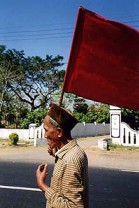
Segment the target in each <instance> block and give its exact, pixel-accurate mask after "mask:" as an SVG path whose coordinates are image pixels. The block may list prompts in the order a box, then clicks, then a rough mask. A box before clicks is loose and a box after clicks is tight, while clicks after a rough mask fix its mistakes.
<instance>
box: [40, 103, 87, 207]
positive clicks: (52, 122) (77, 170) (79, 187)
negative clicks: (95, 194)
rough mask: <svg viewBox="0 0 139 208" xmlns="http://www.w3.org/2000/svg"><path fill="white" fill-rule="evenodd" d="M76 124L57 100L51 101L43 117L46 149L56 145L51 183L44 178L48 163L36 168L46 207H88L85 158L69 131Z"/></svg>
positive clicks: (51, 148) (54, 147)
mask: <svg viewBox="0 0 139 208" xmlns="http://www.w3.org/2000/svg"><path fill="white" fill-rule="evenodd" d="M76 124H77V120H76V119H75V118H74V117H73V116H72V115H71V114H70V113H69V112H67V111H66V110H64V109H63V108H61V107H60V106H58V105H56V104H52V106H51V108H50V110H49V112H48V113H47V115H46V117H45V119H44V129H45V138H46V139H47V142H48V145H49V153H50V152H51V151H50V150H53V149H58V150H57V152H56V153H55V166H54V170H53V175H52V178H51V185H50V187H49V186H48V184H47V183H46V182H45V179H46V178H47V175H48V165H47V164H45V165H43V164H41V165H40V166H39V167H38V169H37V171H36V178H37V184H38V187H39V188H40V189H41V190H42V191H43V192H44V193H45V197H46V199H47V204H46V207H47V208H52V207H53V208H88V160H87V156H86V154H85V152H84V151H83V150H82V149H81V148H80V147H79V146H78V144H77V142H76V140H75V139H74V140H73V139H72V137H71V134H70V131H71V130H72V128H73V127H74V126H75V125H76ZM42 169H43V170H42Z"/></svg>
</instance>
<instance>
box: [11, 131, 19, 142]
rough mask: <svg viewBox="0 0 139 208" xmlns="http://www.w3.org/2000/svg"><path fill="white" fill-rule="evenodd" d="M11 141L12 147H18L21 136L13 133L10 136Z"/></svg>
mask: <svg viewBox="0 0 139 208" xmlns="http://www.w3.org/2000/svg"><path fill="white" fill-rule="evenodd" d="M9 140H10V144H12V145H17V142H18V140H19V136H18V134H16V133H11V134H10V135H9Z"/></svg>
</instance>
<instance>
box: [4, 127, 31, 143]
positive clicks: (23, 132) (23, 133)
mask: <svg viewBox="0 0 139 208" xmlns="http://www.w3.org/2000/svg"><path fill="white" fill-rule="evenodd" d="M11 133H17V134H18V136H19V140H28V139H29V129H0V139H9V135H10V134H11Z"/></svg>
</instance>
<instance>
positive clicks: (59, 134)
mask: <svg viewBox="0 0 139 208" xmlns="http://www.w3.org/2000/svg"><path fill="white" fill-rule="evenodd" d="M57 131H58V137H62V135H63V130H62V129H61V128H60V127H58V128H57Z"/></svg>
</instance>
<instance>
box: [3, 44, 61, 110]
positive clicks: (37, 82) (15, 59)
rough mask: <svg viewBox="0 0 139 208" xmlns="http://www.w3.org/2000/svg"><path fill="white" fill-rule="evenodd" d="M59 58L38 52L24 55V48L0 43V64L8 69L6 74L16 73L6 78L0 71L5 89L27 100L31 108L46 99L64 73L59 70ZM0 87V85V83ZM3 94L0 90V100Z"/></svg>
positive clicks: (22, 99) (23, 100)
mask: <svg viewBox="0 0 139 208" xmlns="http://www.w3.org/2000/svg"><path fill="white" fill-rule="evenodd" d="M62 61H63V57H62V56H59V55H58V56H56V57H54V58H53V57H52V56H49V55H46V57H45V58H44V59H42V58H40V57H39V56H34V57H25V54H24V51H17V50H15V49H12V50H6V48H5V47H4V46H1V47H0V64H1V65H2V66H3V68H4V69H7V70H8V76H9V74H10V75H16V77H13V79H12V80H10V81H9V80H8V79H7V78H6V77H7V76H6V74H4V75H5V80H6V85H5V86H6V89H7V87H8V90H9V91H8V92H12V93H13V94H14V95H16V97H18V99H19V100H20V102H23V103H26V104H28V105H29V106H30V109H31V110H35V109H37V108H39V107H41V106H44V105H47V104H48V103H50V102H51V101H52V95H53V93H54V92H55V91H56V90H59V88H60V83H61V82H62V81H63V76H64V70H59V67H60V66H62V65H63V63H62ZM3 71H4V73H5V70H3ZM9 77H11V76H9ZM3 83H4V82H3ZM0 89H3V86H2V85H0ZM3 98H4V96H3V92H2V91H1V100H3Z"/></svg>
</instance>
